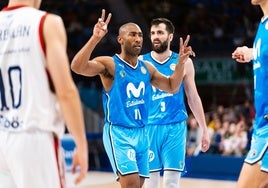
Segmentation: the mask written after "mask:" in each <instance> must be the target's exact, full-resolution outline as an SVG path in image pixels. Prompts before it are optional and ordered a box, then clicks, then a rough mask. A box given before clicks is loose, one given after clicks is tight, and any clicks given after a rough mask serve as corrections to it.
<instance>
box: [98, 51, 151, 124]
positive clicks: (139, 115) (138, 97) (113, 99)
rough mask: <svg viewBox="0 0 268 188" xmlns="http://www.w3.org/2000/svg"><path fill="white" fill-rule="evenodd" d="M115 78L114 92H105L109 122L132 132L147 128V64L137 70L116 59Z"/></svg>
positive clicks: (112, 89) (142, 63) (140, 63)
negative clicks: (135, 129) (132, 130)
mask: <svg viewBox="0 0 268 188" xmlns="http://www.w3.org/2000/svg"><path fill="white" fill-rule="evenodd" d="M113 58H114V62H115V74H114V82H113V85H112V88H111V90H110V91H108V92H105V91H104V92H103V109H104V113H105V118H106V119H105V122H108V123H111V124H112V125H118V126H123V127H129V128H137V127H143V126H144V125H146V124H147V119H148V106H147V103H148V102H149V92H150V88H149V87H150V74H149V71H148V69H147V67H146V65H145V64H144V62H142V61H140V60H138V63H137V65H136V67H132V66H131V65H129V64H128V63H127V62H124V60H122V59H121V58H120V57H119V56H118V55H114V56H113Z"/></svg>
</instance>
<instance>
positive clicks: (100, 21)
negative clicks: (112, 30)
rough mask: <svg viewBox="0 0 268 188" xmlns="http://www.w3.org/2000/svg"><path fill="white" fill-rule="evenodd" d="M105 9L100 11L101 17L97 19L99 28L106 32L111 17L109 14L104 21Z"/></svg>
mask: <svg viewBox="0 0 268 188" xmlns="http://www.w3.org/2000/svg"><path fill="white" fill-rule="evenodd" d="M105 12H106V11H105V9H102V11H101V17H100V18H99V20H98V22H99V24H100V26H101V28H102V29H103V30H104V31H106V30H107V26H108V24H109V23H110V20H111V17H112V14H111V13H109V14H108V16H107V18H106V20H105Z"/></svg>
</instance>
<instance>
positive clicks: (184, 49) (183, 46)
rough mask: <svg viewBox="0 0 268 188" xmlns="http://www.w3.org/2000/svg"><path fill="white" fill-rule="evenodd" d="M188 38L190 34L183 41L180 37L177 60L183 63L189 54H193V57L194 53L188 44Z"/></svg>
mask: <svg viewBox="0 0 268 188" xmlns="http://www.w3.org/2000/svg"><path fill="white" fill-rule="evenodd" d="M189 40H190V35H187V37H186V39H185V41H184V42H183V39H182V38H180V51H179V54H180V57H179V61H180V62H181V63H185V62H186V61H187V59H188V58H189V56H194V57H195V53H194V51H193V50H192V47H191V46H188V42H189Z"/></svg>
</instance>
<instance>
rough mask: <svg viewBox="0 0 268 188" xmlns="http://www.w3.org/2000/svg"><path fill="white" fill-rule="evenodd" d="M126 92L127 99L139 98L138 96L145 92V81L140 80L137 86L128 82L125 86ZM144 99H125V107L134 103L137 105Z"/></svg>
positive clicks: (142, 102)
mask: <svg viewBox="0 0 268 188" xmlns="http://www.w3.org/2000/svg"><path fill="white" fill-rule="evenodd" d="M126 93H127V97H128V98H129V99H133V97H134V98H139V97H140V96H144V94H145V83H144V82H140V84H139V85H138V87H137V88H136V87H135V85H134V84H133V83H128V85H127V87H126ZM144 103H145V102H144V100H143V99H140V100H137V99H134V100H130V101H127V104H126V105H127V107H130V106H135V105H139V104H144Z"/></svg>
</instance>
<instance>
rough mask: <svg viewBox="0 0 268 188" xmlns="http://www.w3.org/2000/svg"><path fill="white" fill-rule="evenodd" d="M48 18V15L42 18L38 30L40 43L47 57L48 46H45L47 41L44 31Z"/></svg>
mask: <svg viewBox="0 0 268 188" xmlns="http://www.w3.org/2000/svg"><path fill="white" fill-rule="evenodd" d="M46 17H47V13H46V14H45V15H44V16H42V18H41V20H40V24H39V30H38V33H39V41H40V44H41V48H42V50H43V52H44V54H45V56H46V44H45V40H44V35H43V31H44V22H45V19H46Z"/></svg>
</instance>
